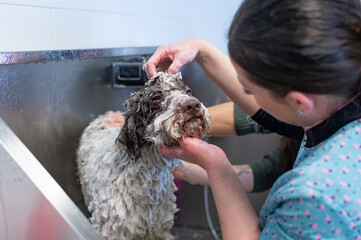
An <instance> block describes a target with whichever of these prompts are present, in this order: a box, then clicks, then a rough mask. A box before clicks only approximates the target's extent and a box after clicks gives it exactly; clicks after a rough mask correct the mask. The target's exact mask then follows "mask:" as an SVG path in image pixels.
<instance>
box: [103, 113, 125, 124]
mask: <svg viewBox="0 0 361 240" xmlns="http://www.w3.org/2000/svg"><path fill="white" fill-rule="evenodd" d="M105 117H106V118H109V119H110V120H111V122H109V123H106V126H107V127H120V128H122V127H123V125H124V116H123V113H122V112H114V113H110V114H108V115H106V116H105Z"/></svg>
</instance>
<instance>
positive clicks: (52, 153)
mask: <svg viewBox="0 0 361 240" xmlns="http://www.w3.org/2000/svg"><path fill="white" fill-rule="evenodd" d="M154 50H155V48H131V49H103V50H86V51H74V52H70V51H56V52H29V53H22V54H10V53H6V54H4V53H0V117H1V118H2V119H4V121H5V122H6V123H7V125H8V126H9V127H10V128H11V129H12V131H13V132H14V133H15V134H16V135H17V136H18V137H19V138H20V140H21V141H22V142H23V143H24V144H25V146H26V147H27V148H28V149H29V150H30V151H31V152H32V153H33V154H34V156H35V157H36V158H37V159H38V160H39V162H40V163H41V164H42V165H43V166H44V168H45V169H46V170H47V171H48V172H49V173H50V175H51V176H52V177H53V178H54V179H55V180H56V182H57V183H58V184H59V185H60V186H61V187H62V188H63V189H64V191H65V192H66V193H67V194H68V195H69V197H70V198H71V199H72V201H73V202H74V203H75V204H76V205H77V206H78V207H79V208H80V209H81V211H82V212H83V213H84V214H85V215H87V216H88V215H89V213H88V211H87V209H86V207H85V205H84V202H83V196H82V194H81V190H80V185H79V183H78V179H77V174H76V164H75V152H76V148H77V146H78V141H79V138H80V135H81V133H82V131H83V130H84V128H85V127H86V126H87V124H88V123H89V122H90V121H91V120H92V119H94V118H95V117H96V116H97V115H99V114H103V113H104V112H106V111H108V110H113V111H117V110H120V111H123V110H124V108H123V104H124V102H125V100H126V99H127V98H128V97H129V95H130V93H131V92H134V91H136V90H138V89H139V88H138V87H126V88H115V87H113V85H112V80H111V75H112V74H111V71H112V70H111V65H112V63H113V62H117V61H124V60H127V59H128V58H131V57H132V56H134V55H137V56H140V55H141V56H145V57H148V56H150V54H151V53H152V52H153V51H154ZM16 56H17V57H16ZM24 56H25V57H24ZM182 72H183V79H184V81H185V83H186V84H187V85H189V86H190V87H191V88H192V89H193V91H194V92H195V95H196V96H197V97H198V98H199V99H200V100H201V101H202V102H203V103H204V104H205V105H206V106H212V105H215V104H219V103H222V102H225V101H228V100H227V98H226V97H225V96H224V94H223V93H222V92H221V91H220V90H219V89H218V88H217V87H216V86H215V85H214V84H213V83H212V82H211V81H210V80H209V79H208V78H207V77H206V76H205V74H204V73H203V72H202V71H201V69H200V68H199V66H198V65H196V64H191V65H190V66H188V67H185V68H184V69H183V71H182ZM208 140H209V142H211V143H213V144H216V145H218V146H220V147H222V148H223V149H224V150H225V152H226V153H227V155H228V156H229V159H230V160H231V162H232V163H234V164H241V163H247V162H251V161H258V160H261V159H262V156H263V155H264V154H265V153H266V152H267V151H270V150H273V149H274V148H275V147H276V146H278V137H277V136H275V135H268V136H262V137H261V136H257V135H250V136H244V137H228V138H209V139H208ZM265 194H266V193H260V194H250V195H249V196H250V198H251V202H252V203H253V205H254V207H255V209H256V211H259V209H260V207H261V205H262V203H263V201H264V198H265ZM179 196H180V199H179V203H180V209H181V211H180V213H179V214H178V218H177V220H176V225H177V226H184V227H192V228H201V229H208V225H207V221H206V216H205V212H204V208H203V207H204V202H203V188H202V187H200V186H196V185H190V184H187V183H183V184H182V188H181V191H180V194H179ZM210 198H211V195H210ZM210 200H211V202H210V211H211V217H212V219H213V221H214V223H215V225H216V226H219V223H218V220H217V213H216V210H215V206H214V203H213V201H212V199H210Z"/></svg>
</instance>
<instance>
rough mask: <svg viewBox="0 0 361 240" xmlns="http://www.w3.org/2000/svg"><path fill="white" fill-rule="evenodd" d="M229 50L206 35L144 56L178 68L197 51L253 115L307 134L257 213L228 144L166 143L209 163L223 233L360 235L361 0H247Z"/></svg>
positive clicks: (292, 133)
mask: <svg viewBox="0 0 361 240" xmlns="http://www.w3.org/2000/svg"><path fill="white" fill-rule="evenodd" d="M228 49H229V54H230V58H228V57H227V56H225V55H224V54H222V53H221V52H220V51H218V50H217V49H216V48H214V47H213V46H211V45H210V44H208V43H206V42H205V41H202V40H197V39H193V40H185V41H182V42H179V43H175V44H171V45H168V46H164V47H160V48H159V49H158V50H157V51H156V53H155V54H154V56H153V57H152V58H151V59H150V60H149V61H148V62H147V63H146V64H145V66H144V69H145V71H146V72H147V74H148V76H149V77H150V76H152V75H153V74H154V73H155V72H156V69H157V68H158V67H161V68H162V69H163V70H168V71H169V72H171V73H175V72H177V71H178V70H179V69H180V68H181V67H182V66H184V65H186V64H188V63H190V62H192V61H197V62H198V63H199V64H200V66H201V67H202V68H203V70H204V71H205V73H206V74H207V75H208V76H209V77H210V78H211V79H212V80H213V81H214V82H215V83H216V84H217V85H218V86H219V87H220V88H221V89H222V90H223V91H224V92H225V93H226V94H227V95H228V97H229V98H231V99H232V101H233V102H234V103H236V104H237V105H238V106H239V107H240V108H241V109H242V110H244V111H245V112H246V113H247V114H248V115H250V116H252V118H253V119H254V120H255V121H257V122H258V123H260V124H261V125H263V126H265V127H267V128H268V129H270V130H272V131H275V132H278V133H280V134H282V135H285V136H288V137H292V138H296V139H301V138H303V141H304V144H303V145H302V146H301V148H300V150H299V153H298V156H297V159H296V162H295V164H294V167H293V169H292V170H291V171H288V172H286V173H285V174H283V175H282V176H281V177H280V178H279V179H278V180H277V181H276V183H275V184H274V185H273V187H272V189H271V190H270V193H269V196H268V198H267V200H266V202H265V204H264V206H263V208H262V210H261V213H260V216H259V218H258V217H257V215H256V213H255V212H254V210H253V209H252V207H251V205H250V203H249V201H248V199H247V195H246V194H245V191H244V189H243V188H242V186H241V184H240V181H239V180H238V178H237V175H236V173H235V171H234V170H233V168H232V166H231V164H230V163H229V161H228V159H227V157H226V155H225V154H224V152H223V151H222V150H221V149H219V148H218V147H216V146H214V145H210V144H207V143H205V142H203V141H201V140H199V139H195V138H186V139H180V140H179V143H180V146H179V147H159V151H160V152H161V153H162V154H164V155H168V156H173V157H178V158H181V159H184V160H186V161H189V162H191V163H194V164H197V165H199V166H200V167H202V168H203V169H204V170H205V171H206V172H207V175H208V181H209V184H210V186H211V187H212V191H213V195H214V198H215V202H216V206H217V210H218V214H219V218H220V222H221V228H222V235H223V239H232V240H233V239H257V238H259V239H329V238H330V239H357V238H360V236H361V193H360V192H361V187H360V184H358V183H359V182H360V179H361V138H360V136H361V97H360V92H361V5H360V1H359V0H292V1H286V0H244V1H243V3H242V5H241V7H240V9H239V10H238V12H237V13H236V15H235V17H234V20H233V23H232V25H231V28H230V31H229V42H228Z"/></svg>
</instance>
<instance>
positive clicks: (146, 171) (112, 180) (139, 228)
mask: <svg viewBox="0 0 361 240" xmlns="http://www.w3.org/2000/svg"><path fill="white" fill-rule="evenodd" d="M125 107H126V108H127V111H126V112H125V113H124V118H125V123H124V126H123V128H122V129H120V128H119V127H107V126H106V123H107V122H110V119H108V118H106V117H105V116H106V115H107V114H109V112H108V113H107V114H105V115H101V116H99V117H98V118H96V119H95V120H94V121H93V122H91V123H90V124H89V126H88V127H87V128H86V129H85V130H84V132H83V134H82V136H81V140H80V145H79V149H78V152H77V164H78V171H79V177H80V182H81V185H82V192H83V194H84V199H85V203H86V205H87V206H88V210H89V211H90V213H91V218H90V221H91V223H92V224H93V226H94V227H95V228H96V229H97V231H99V232H100V233H101V235H102V236H103V237H104V238H105V239H127V240H128V239H149V240H152V239H173V237H172V235H171V233H170V230H171V228H172V226H173V223H174V214H175V213H176V211H177V210H178V209H177V207H176V204H175V201H176V197H175V195H174V192H175V191H176V186H175V184H174V182H173V176H172V173H171V171H173V170H174V169H175V168H182V167H183V166H182V163H181V161H180V160H179V159H172V158H168V157H164V156H162V155H160V154H158V152H157V147H156V145H158V144H162V145H167V146H171V145H176V144H178V141H177V139H178V138H180V137H182V136H193V137H199V136H203V134H205V133H206V131H207V130H208V129H209V114H208V111H207V109H206V108H205V107H204V106H203V104H202V103H200V102H199V101H198V100H197V99H196V98H194V97H193V94H192V91H191V90H190V89H189V88H188V87H187V86H186V85H184V83H183V82H182V81H181V75H180V73H178V74H176V75H171V74H168V73H163V72H160V73H158V74H156V75H155V76H154V77H152V78H151V79H150V80H149V81H148V82H147V83H146V85H145V87H144V88H143V89H141V90H139V91H138V92H135V93H133V94H131V97H130V98H129V99H128V100H127V102H126V104H125Z"/></svg>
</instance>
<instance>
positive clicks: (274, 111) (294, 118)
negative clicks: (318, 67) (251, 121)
mask: <svg viewBox="0 0 361 240" xmlns="http://www.w3.org/2000/svg"><path fill="white" fill-rule="evenodd" d="M232 63H233V65H234V67H235V68H236V71H237V73H238V79H239V81H240V83H241V84H242V85H243V88H244V92H245V93H246V94H249V95H253V97H254V98H255V100H256V101H257V103H258V105H259V106H260V107H261V108H262V109H263V110H264V111H266V112H268V113H269V114H271V115H272V116H274V117H275V118H277V119H278V120H280V121H283V122H286V123H290V124H293V125H297V126H302V125H303V124H302V123H301V121H300V119H299V118H298V116H299V115H298V114H297V112H296V111H295V109H293V108H292V107H291V106H290V105H289V104H288V101H287V97H288V96H285V97H277V96H276V95H275V94H273V93H272V92H271V91H269V90H268V89H266V88H263V87H261V86H259V85H257V84H255V83H253V82H251V81H250V80H249V79H248V77H247V74H246V72H245V71H244V70H243V69H242V68H241V67H240V66H239V65H238V64H236V63H235V62H233V61H232Z"/></svg>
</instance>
